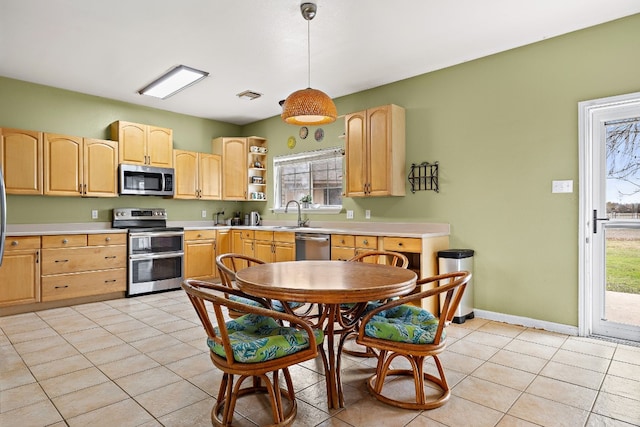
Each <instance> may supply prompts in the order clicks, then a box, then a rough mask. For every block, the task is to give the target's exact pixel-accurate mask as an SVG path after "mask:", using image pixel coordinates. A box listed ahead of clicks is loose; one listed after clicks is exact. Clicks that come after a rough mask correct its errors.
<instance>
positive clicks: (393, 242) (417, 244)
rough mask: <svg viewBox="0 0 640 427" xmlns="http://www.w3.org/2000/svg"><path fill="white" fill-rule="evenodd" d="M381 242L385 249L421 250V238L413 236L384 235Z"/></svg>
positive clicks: (398, 250)
mask: <svg viewBox="0 0 640 427" xmlns="http://www.w3.org/2000/svg"><path fill="white" fill-rule="evenodd" d="M382 243H383V245H384V250H385V251H396V252H417V253H420V252H422V239H417V238H413V237H385V238H384V239H383V240H382Z"/></svg>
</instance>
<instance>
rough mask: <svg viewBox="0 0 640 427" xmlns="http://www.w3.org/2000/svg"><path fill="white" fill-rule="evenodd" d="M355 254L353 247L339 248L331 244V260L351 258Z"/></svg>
mask: <svg viewBox="0 0 640 427" xmlns="http://www.w3.org/2000/svg"><path fill="white" fill-rule="evenodd" d="M355 254H356V250H355V249H354V248H341V247H336V246H333V247H332V248H331V260H332V261H347V260H350V259H351V258H353V257H354V256H355Z"/></svg>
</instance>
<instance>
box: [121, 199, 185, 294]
mask: <svg viewBox="0 0 640 427" xmlns="http://www.w3.org/2000/svg"><path fill="white" fill-rule="evenodd" d="M112 225H113V227H114V228H127V229H129V239H128V240H129V242H128V282H127V296H134V295H140V294H148V293H151V292H159V291H166V290H170V289H178V288H180V283H181V282H182V277H183V270H184V229H182V228H177V227H176V228H170V227H167V212H166V211H165V210H164V209H162V208H152V209H138V208H115V209H114V210H113V224H112Z"/></svg>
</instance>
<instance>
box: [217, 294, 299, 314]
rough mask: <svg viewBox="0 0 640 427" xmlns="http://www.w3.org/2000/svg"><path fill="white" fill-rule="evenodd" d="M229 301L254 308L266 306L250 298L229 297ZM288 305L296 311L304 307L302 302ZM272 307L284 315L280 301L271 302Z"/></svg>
mask: <svg viewBox="0 0 640 427" xmlns="http://www.w3.org/2000/svg"><path fill="white" fill-rule="evenodd" d="M229 299H230V300H231V301H235V302H241V303H242V304H247V305H251V306H253V307H263V308H264V306H263V305H262V304H260V303H259V302H257V301H254V300H252V299H249V298H245V297H239V296H237V295H229ZM288 304H289V307H291V308H292V309H296V308H298V307H302V306H303V305H304V304H303V303H301V302H290V303H288ZM271 307H272V308H273V309H274V310H275V311H279V312H280V313H284V307H283V306H282V303H281V302H280V301H272V302H271Z"/></svg>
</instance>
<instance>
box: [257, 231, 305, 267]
mask: <svg viewBox="0 0 640 427" xmlns="http://www.w3.org/2000/svg"><path fill="white" fill-rule="evenodd" d="M253 247H254V256H255V257H256V258H258V259H259V260H262V261H264V262H281V261H295V259H296V247H295V233H293V232H290V231H266V230H256V232H255V240H254V246H253Z"/></svg>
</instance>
